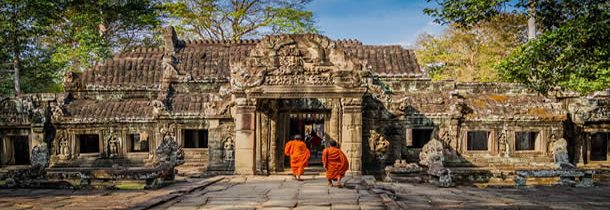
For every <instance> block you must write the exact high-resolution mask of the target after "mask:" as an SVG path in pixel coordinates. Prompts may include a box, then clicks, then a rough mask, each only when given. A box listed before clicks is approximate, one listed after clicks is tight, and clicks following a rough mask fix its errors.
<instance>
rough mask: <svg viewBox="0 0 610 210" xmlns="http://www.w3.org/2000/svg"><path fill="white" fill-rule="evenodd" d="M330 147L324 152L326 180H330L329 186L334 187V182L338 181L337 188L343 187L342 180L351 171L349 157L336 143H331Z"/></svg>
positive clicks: (323, 160)
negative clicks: (348, 170)
mask: <svg viewBox="0 0 610 210" xmlns="http://www.w3.org/2000/svg"><path fill="white" fill-rule="evenodd" d="M328 144H329V146H328V147H327V148H326V149H324V151H322V164H323V165H324V168H325V169H326V179H328V186H333V180H336V181H337V185H336V186H337V187H339V188H340V187H343V186H342V185H341V178H343V177H345V172H346V171H347V169H349V162H348V161H347V157H346V156H345V154H344V153H343V151H341V149H339V148H338V147H337V142H336V141H330V142H329V143H328Z"/></svg>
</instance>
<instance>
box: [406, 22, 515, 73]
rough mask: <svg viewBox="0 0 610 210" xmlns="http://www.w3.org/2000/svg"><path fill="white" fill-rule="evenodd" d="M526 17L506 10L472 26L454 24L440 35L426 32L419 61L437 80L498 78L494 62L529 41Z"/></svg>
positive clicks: (421, 39)
mask: <svg viewBox="0 0 610 210" xmlns="http://www.w3.org/2000/svg"><path fill="white" fill-rule="evenodd" d="M524 22H525V17H524V16H523V15H514V14H502V15H500V16H496V17H494V18H492V19H491V20H490V21H486V22H482V23H479V24H477V25H474V26H472V27H471V28H470V29H464V28H460V27H458V26H457V25H455V24H453V25H450V26H449V28H448V29H447V30H445V31H444V32H443V34H441V35H440V36H439V37H433V36H431V35H429V34H422V35H420V36H419V37H418V40H417V43H416V54H417V58H418V62H419V63H420V65H421V66H423V67H424V68H425V69H426V70H427V71H428V74H429V75H430V77H431V78H432V79H434V80H444V79H455V80H457V81H462V82H473V81H478V82H491V81H498V80H499V78H498V73H497V71H496V70H495V69H494V68H493V67H494V65H495V64H496V63H497V62H498V61H500V60H501V59H503V58H504V57H506V56H507V55H508V53H509V52H510V51H511V50H512V49H514V48H516V47H518V46H519V45H521V44H522V43H524V42H525V24H524Z"/></svg>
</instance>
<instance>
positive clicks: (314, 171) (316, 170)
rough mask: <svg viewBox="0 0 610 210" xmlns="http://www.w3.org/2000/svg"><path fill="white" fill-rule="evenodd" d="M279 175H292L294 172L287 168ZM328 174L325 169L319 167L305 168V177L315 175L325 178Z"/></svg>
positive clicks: (278, 173)
mask: <svg viewBox="0 0 610 210" xmlns="http://www.w3.org/2000/svg"><path fill="white" fill-rule="evenodd" d="M276 174H277V175H292V171H291V170H290V168H286V169H285V170H284V171H282V172H277V173H276ZM325 174H326V172H325V170H324V167H322V166H319V165H314V166H309V167H306V168H305V173H304V174H303V175H315V176H325Z"/></svg>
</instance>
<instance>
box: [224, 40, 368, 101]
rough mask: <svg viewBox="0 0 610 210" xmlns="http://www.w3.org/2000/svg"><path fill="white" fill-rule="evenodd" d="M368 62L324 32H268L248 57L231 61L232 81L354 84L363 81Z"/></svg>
mask: <svg viewBox="0 0 610 210" xmlns="http://www.w3.org/2000/svg"><path fill="white" fill-rule="evenodd" d="M364 66H365V65H364V63H363V61H360V60H357V59H355V58H350V57H348V56H347V55H346V53H345V52H344V51H343V50H341V49H340V48H338V47H337V46H336V45H335V43H334V42H333V41H332V40H330V39H328V38H326V37H323V36H320V35H280V36H268V37H265V38H264V39H263V40H262V41H261V42H260V43H259V44H258V45H257V46H256V47H255V48H254V49H252V51H251V52H250V56H249V57H248V58H246V59H245V60H244V61H240V62H235V63H232V64H231V67H230V68H231V84H232V86H233V87H234V88H237V89H248V88H252V87H257V86H261V85H266V86H277V85H333V84H334V85H338V86H341V87H345V88H350V87H357V86H361V85H362V84H363V78H364V76H365V75H366V73H365V72H366V71H364Z"/></svg>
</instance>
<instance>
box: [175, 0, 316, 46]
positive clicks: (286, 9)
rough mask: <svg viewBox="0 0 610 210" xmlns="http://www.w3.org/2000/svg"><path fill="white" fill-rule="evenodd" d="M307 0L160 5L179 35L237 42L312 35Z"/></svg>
mask: <svg viewBox="0 0 610 210" xmlns="http://www.w3.org/2000/svg"><path fill="white" fill-rule="evenodd" d="M310 1H311V0H236V1H223V0H179V1H170V2H167V3H165V4H164V5H163V8H164V10H165V11H166V13H167V14H168V17H169V21H170V23H172V24H175V25H176V30H177V31H178V33H180V34H181V35H182V36H186V37H189V36H197V37H199V38H201V39H209V38H212V39H233V40H236V39H241V38H245V37H256V36H260V35H263V34H278V33H307V32H316V29H315V26H314V21H313V14H312V12H311V11H306V10H304V5H306V4H307V3H309V2H310Z"/></svg>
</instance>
